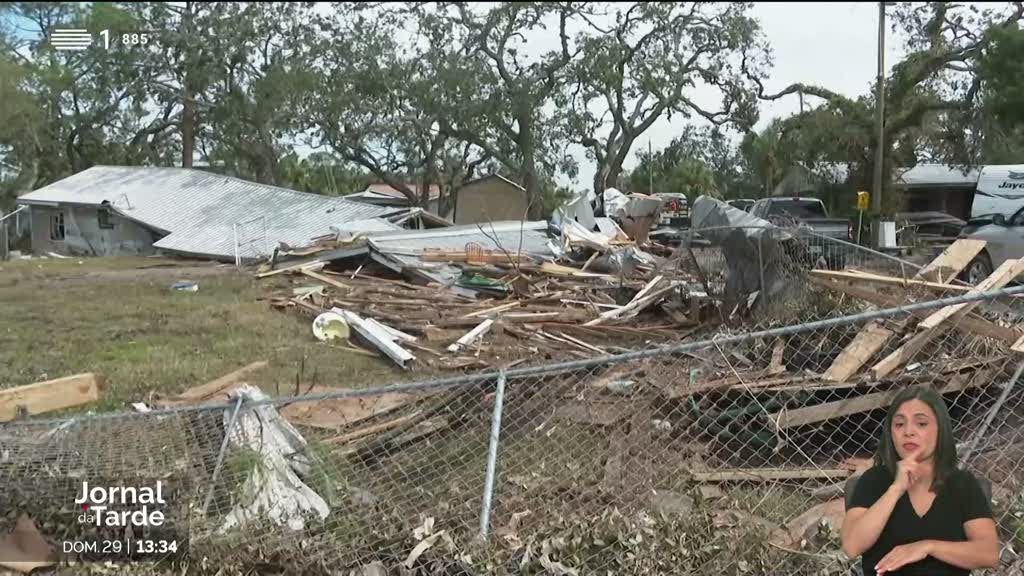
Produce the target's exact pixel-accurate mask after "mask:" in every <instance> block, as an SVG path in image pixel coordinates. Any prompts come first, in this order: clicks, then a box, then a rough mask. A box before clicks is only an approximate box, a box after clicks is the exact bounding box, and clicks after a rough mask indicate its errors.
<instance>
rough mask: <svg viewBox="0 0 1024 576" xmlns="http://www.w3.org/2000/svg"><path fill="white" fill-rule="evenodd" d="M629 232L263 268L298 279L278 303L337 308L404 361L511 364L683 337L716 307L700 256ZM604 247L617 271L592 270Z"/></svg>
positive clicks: (363, 339)
mask: <svg viewBox="0 0 1024 576" xmlns="http://www.w3.org/2000/svg"><path fill="white" fill-rule="evenodd" d="M584 232H585V231H584ZM623 238H624V237H623V236H621V232H618V233H616V234H615V235H612V236H609V237H602V236H600V235H599V234H597V233H589V236H588V235H587V234H582V233H579V231H576V232H574V233H571V234H569V233H567V234H566V236H565V237H564V239H565V240H566V243H567V245H568V248H570V249H576V248H579V246H584V247H585V248H584V249H583V252H582V253H583V254H585V255H586V256H585V258H584V257H582V256H581V257H580V259H579V260H574V259H572V258H570V257H565V258H563V259H562V263H559V262H556V261H554V260H555V259H554V258H551V259H543V258H536V257H534V256H533V255H530V254H526V253H524V252H516V253H511V252H507V251H504V250H499V249H484V248H481V247H480V246H479V245H473V244H472V243H470V245H468V246H467V247H466V248H465V249H458V250H448V249H436V248H422V249H419V250H418V251H417V252H416V254H415V258H416V264H415V265H410V264H408V261H409V258H411V256H409V255H408V254H403V255H402V256H404V257H405V258H406V260H405V262H406V264H405V265H404V266H403V267H401V268H399V270H401V273H398V272H397V271H396V269H395V268H394V267H393V266H391V265H389V264H391V263H392V262H391V261H388V260H385V258H384V257H379V258H376V257H374V256H375V253H374V251H373V250H372V248H371V249H370V250H369V251H368V252H363V253H358V251H354V250H353V251H349V250H342V253H341V254H337V253H335V255H337V256H339V257H337V258H334V257H333V256H332V259H331V260H326V261H325V260H320V261H313V262H309V263H305V264H302V265H298V266H291V267H287V266H286V267H284V268H281V269H279V270H275V271H270V272H264V273H261V274H258V275H257V276H259V277H268V276H278V277H280V275H285V274H287V275H288V276H287V277H288V278H289V279H291V280H293V281H292V282H291V284H292V285H291V287H290V288H288V289H287V291H281V292H278V293H276V294H275V295H274V296H273V297H272V298H271V299H270V303H271V304H272V305H273V306H275V307H277V308H280V309H291V310H297V311H300V312H302V313H305V314H307V315H309V316H311V317H317V316H320V315H322V314H324V313H332V314H336V315H337V317H334V316H332V318H335V319H340V320H341V321H344V323H346V324H347V325H348V328H349V329H350V330H349V332H350V333H351V336H352V339H351V340H350V343H351V344H353V345H361V346H363V347H365V348H368V349H370V350H376V351H379V352H381V353H382V354H384V355H385V356H387V357H389V358H391V359H392V360H393V361H394V362H395V363H396V364H398V365H400V366H401V367H403V368H406V369H409V368H412V367H413V366H415V365H417V364H419V365H421V366H423V365H425V366H427V367H429V368H431V369H434V370H460V369H480V368H488V367H499V366H504V367H510V366H515V365H517V364H519V363H520V362H523V361H526V360H527V359H534V360H537V361H551V360H559V359H571V358H573V357H579V358H587V357H592V356H595V355H602V354H611V353H615V352H620V351H624V350H627V349H635V348H636V347H637V346H643V345H649V344H650V343H653V342H657V343H663V342H670V341H673V340H678V339H681V338H684V337H686V336H688V335H690V334H692V333H693V332H695V331H696V330H697V329H699V328H701V327H702V326H705V325H707V323H708V321H711V320H714V319H715V318H716V317H717V314H715V313H714V312H715V305H716V304H715V301H714V300H713V299H712V298H710V297H709V296H708V294H707V292H706V290H705V289H704V283H703V282H702V280H701V279H700V278H699V277H698V275H697V274H694V273H692V272H690V271H688V270H692V269H693V268H694V267H693V266H691V267H689V268H688V269H685V270H684V267H683V266H679V262H678V259H676V260H665V259H663V258H658V257H655V256H652V255H650V254H648V253H646V252H640V251H638V250H637V249H636V246H635V244H634V243H632V242H627V241H626V240H624V239H623ZM623 250H625V251H629V252H628V253H625V252H623ZM630 258H633V260H629V259H630ZM602 259H604V262H603V266H604V268H603V269H606V270H607V269H617V270H618V271H617V272H616V273H602V272H595V271H593V268H594V267H601V266H599V265H598V264H597V263H600V262H601V261H602ZM616 259H617V260H618V261H616ZM380 260H384V261H385V262H388V264H381V263H380ZM435 264H436V265H440V266H444V267H445V268H444V269H443V270H444V273H445V274H449V275H451V274H453V272H452V271H453V270H454V271H455V272H454V274H455V281H454V282H453V283H452V284H450V285H445V284H442V283H441V282H437V281H435V280H436V277H437V275H438V274H440V272H434V271H436V270H441V268H435V267H431V265H435ZM417 266H421V267H420V268H418V269H414V268H416V267H417ZM424 271H429V272H430V273H431V274H433V277H431V276H429V275H428V276H426V277H425V276H424V275H423V274H422V272H424ZM416 272H421V274H417V273H416ZM309 282H314V283H315V284H314V285H308V283H309Z"/></svg>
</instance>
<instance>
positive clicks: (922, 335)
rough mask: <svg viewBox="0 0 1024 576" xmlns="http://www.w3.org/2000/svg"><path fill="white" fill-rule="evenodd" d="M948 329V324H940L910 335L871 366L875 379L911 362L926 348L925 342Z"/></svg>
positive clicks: (883, 376)
mask: <svg viewBox="0 0 1024 576" xmlns="http://www.w3.org/2000/svg"><path fill="white" fill-rule="evenodd" d="M945 331H946V326H940V327H937V328H929V329H927V330H922V331H921V332H918V333H917V334H914V335H913V336H911V337H910V339H909V340H907V341H906V342H904V343H903V345H902V346H900V347H899V348H897V349H896V350H893V352H892V354H889V355H888V356H886V357H885V358H883V359H882V360H881V361H880V362H878V364H875V365H874V366H872V367H871V374H872V376H874V378H875V380H881V379H882V378H885V377H886V376H888V375H889V374H891V373H892V371H893V370H895V369H897V368H899V367H900V366H902V365H903V364H905V363H907V362H910V361H911V360H912V359H913V358H914V356H917V353H918V352H920V351H921V350H922V349H924V346H925V344H927V343H929V342H931V341H932V339H934V338H936V337H938V336H939V335H941V334H942V333H943V332H945Z"/></svg>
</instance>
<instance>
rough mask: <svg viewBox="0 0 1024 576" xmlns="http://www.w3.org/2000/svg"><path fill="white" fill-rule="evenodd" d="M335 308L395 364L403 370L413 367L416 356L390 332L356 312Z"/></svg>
mask: <svg viewBox="0 0 1024 576" xmlns="http://www.w3.org/2000/svg"><path fill="white" fill-rule="evenodd" d="M333 310H334V311H335V312H337V313H338V314H341V316H342V318H344V319H345V321H346V322H348V325H349V326H350V327H352V328H353V329H355V331H356V332H357V333H358V334H359V335H360V336H362V337H363V338H364V339H366V340H367V341H368V342H370V343H371V344H373V345H374V346H376V347H377V349H378V350H380V351H381V352H383V353H384V354H385V355H386V356H387V357H388V358H391V359H392V360H393V361H394V362H395V364H398V365H399V366H401V367H402V369H403V370H408V369H409V368H411V366H410V364H411V363H412V361H413V360H415V359H416V357H415V356H413V355H412V353H411V352H409V351H408V350H406V349H405V348H402V347H401V346H399V345H398V344H396V343H395V341H394V340H393V339H392V337H391V333H390V332H388V331H387V330H383V329H381V328H380V327H379V326H378V325H377V324H374V323H372V322H367V321H366V320H365V319H363V318H361V317H360V316H359V315H357V314H356V313H354V312H349V311H348V310H344V309H342V308H334V309H333Z"/></svg>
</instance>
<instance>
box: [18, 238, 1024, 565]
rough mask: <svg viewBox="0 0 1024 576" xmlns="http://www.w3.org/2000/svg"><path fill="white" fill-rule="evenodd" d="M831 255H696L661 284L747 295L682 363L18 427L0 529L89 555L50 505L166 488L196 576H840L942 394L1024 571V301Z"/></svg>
mask: <svg viewBox="0 0 1024 576" xmlns="http://www.w3.org/2000/svg"><path fill="white" fill-rule="evenodd" d="M814 245H815V242H814V241H809V240H808V238H803V239H799V240H798V241H797V242H795V243H793V244H792V245H786V243H785V242H783V243H781V244H780V243H774V245H773V246H772V248H771V249H770V250H769V249H767V248H766V249H765V250H764V251H763V252H760V253H757V254H754V255H752V256H751V255H750V254H749V253H748V254H747V256H746V257H747V258H748V259H753V260H758V259H760V262H759V264H758V266H757V267H756V269H755V271H754V272H752V274H753V275H755V276H756V277H757V281H756V282H753V283H752V284H749V285H748V284H744V283H735V284H731V283H730V276H734V275H735V274H736V273H737V269H738V268H737V267H738V266H741V265H742V264H740V263H738V262H737V259H736V256H735V255H734V254H729V253H728V250H723V249H720V248H714V247H709V246H698V245H696V244H692V245H686V244H684V246H683V247H681V248H680V249H679V250H677V252H676V254H675V256H676V257H677V258H676V260H675V262H674V263H672V262H670V264H669V265H670V266H678V268H679V269H687V268H688V267H689V269H690V270H691V271H692V272H694V273H696V274H698V275H699V276H700V277H701V278H702V279H701V282H702V283H703V284H704V285H705V287H706V288H707V291H708V293H709V294H713V295H719V296H723V298H724V299H725V300H730V299H731V300H732V302H730V303H729V304H727V305H725V306H723V307H722V308H721V318H720V320H723V321H722V322H721V323H720V324H719V325H718V328H717V329H716V332H715V333H714V334H713V335H711V336H709V337H704V336H697V337H694V338H691V339H689V340H687V341H682V342H678V343H673V344H672V345H670V346H666V347H661V348H654V347H651V348H647V349H642V350H637V351H635V352H631V353H627V354H619V355H615V356H604V357H599V358H593V359H589V360H580V361H573V362H564V363H559V364H548V365H538V366H530V367H527V368H518V369H513V370H508V371H497V372H488V373H483V374H476V375H470V376H461V377H457V378H449V379H444V380H432V381H427V382H422V383H414V384H403V385H394V386H387V387H377V388H371V389H366V390H360V391H349V392H341V393H336V394H326V395H325V394H321V395H310V396H304V397H297V398H276V399H269V398H266V397H265V396H263V395H262V393H260V392H259V391H256V390H253V389H249V390H248V391H246V392H244V393H241V394H239V395H237V398H238V399H237V400H236V402H235V403H233V404H230V405H225V406H205V407H196V408H187V409H178V410H169V411H160V412H153V413H147V414H110V415H99V416H91V417H82V418H72V419H62V420H59V421H38V422H31V421H30V422H21V423H13V424H9V425H5V426H3V427H0V486H3V487H4V490H3V495H2V496H0V511H2V512H3V514H4V515H5V516H4V520H5V522H6V524H5V525H4V526H2V527H0V528H3V529H4V531H6V530H9V529H10V527H11V526H12V525H13V523H14V522H15V519H16V518H17V517H18V516H19V515H20V514H21V513H23V512H27V513H29V514H31V515H32V516H33V517H35V518H36V519H37V524H38V525H39V530H40V532H42V534H43V535H44V536H45V537H47V538H48V539H50V541H51V542H57V541H62V540H63V541H66V540H67V539H74V538H80V537H81V536H80V534H79V533H78V532H75V531H74V530H75V528H74V527H72V528H65V527H62V524H61V521H60V519H61V518H65V519H66V518H67V517H68V515H69V512H68V510H67V508H68V506H67V505H68V503H69V502H72V501H73V499H72V498H71V495H70V493H69V494H64V493H61V496H60V497H59V498H45V497H43V498H41V496H40V491H43V492H44V496H45V495H47V494H48V495H51V496H52V494H53V492H52V491H51V492H46V491H47V490H52V489H51V488H50V487H51V485H57V484H61V483H64V484H61V485H62V486H63V485H66V484H67V483H68V482H69V481H70V483H71V485H70V486H65V489H67V490H69V491H71V492H73V491H75V490H76V489H77V483H78V482H80V481H83V480H85V479H90V480H92V479H97V480H95V482H98V481H99V480H98V479H100V478H102V479H104V481H105V482H121V483H129V484H131V483H132V482H135V483H138V482H141V481H142V480H140V479H144V480H145V481H147V482H152V481H154V480H155V479H161V480H163V481H165V482H166V484H167V485H169V486H171V487H173V488H174V492H173V494H174V498H175V501H176V502H177V508H176V509H175V513H176V514H177V516H175V518H176V520H177V521H178V522H179V524H178V526H180V527H181V530H180V532H178V533H176V534H182V535H188V536H190V539H191V542H190V546H189V549H188V551H187V553H178V554H174V555H172V557H173V558H174V561H173V562H172V561H168V562H167V565H168V566H170V567H173V568H174V569H175V570H182V569H185V570H188V571H189V572H190V573H191V572H195V573H203V572H210V573H216V572H217V570H218V569H224V567H238V569H240V570H245V569H259V570H265V571H275V570H276V571H277V572H278V573H288V574H291V573H324V574H619V573H633V574H639V573H653V574H668V573H673V574H677V573H698V574H704V573H731V574H766V573H770V574H848V573H850V571H851V569H855V567H856V562H853V561H850V560H847V559H846V558H845V557H844V555H843V554H842V553H841V551H840V549H839V539H838V534H839V528H840V525H841V522H842V517H843V511H844V505H843V498H844V488H845V485H846V482H847V481H848V480H849V478H850V477H851V476H855V475H856V474H858V473H859V472H860V471H863V470H864V469H866V468H867V467H869V466H870V465H871V464H870V458H871V456H872V454H873V452H874V450H875V449H876V447H877V443H878V438H879V436H880V432H881V430H880V428H881V426H882V421H883V418H884V416H885V413H886V410H887V409H888V407H889V404H890V403H891V401H892V399H893V398H894V397H895V395H896V394H898V393H899V392H900V391H901V390H903V389H905V388H907V387H909V386H927V387H931V388H934V389H937V390H939V391H940V392H941V394H942V395H943V397H944V399H945V400H946V403H947V405H948V407H949V411H950V414H951V417H952V421H953V426H954V434H955V437H956V440H957V442H958V449H959V457H960V460H961V465H962V466H963V467H965V468H967V469H969V470H971V471H972V472H974V473H975V474H976V475H977V476H978V477H980V478H982V479H983V480H985V481H986V482H987V483H988V484H989V485H990V486H991V497H992V504H993V509H994V512H995V518H996V521H997V524H998V527H999V536H1000V542H1001V544H1002V554H1001V562H1002V566H1001V568H1000V570H999V571H998V572H999V573H1006V574H1010V573H1020V571H1021V566H1024V561H1022V560H1021V559H1020V556H1018V554H1017V551H1018V549H1019V548H1020V542H1018V540H1022V539H1024V529H1022V528H1024V520H1022V514H1024V492H1022V490H1021V482H1022V481H1024V473H1022V472H1021V471H1020V469H1021V459H1022V458H1024V437H1021V431H1020V430H1021V428H1020V420H1021V419H1022V418H1024V386H1022V385H1024V382H1022V377H1021V368H1022V367H1024V354H1020V353H1015V352H1014V351H1013V350H1012V349H1011V346H1013V344H1014V343H1015V342H1016V339H1017V338H1019V337H1020V331H1019V327H1020V325H1021V322H1020V321H1021V318H1024V308H1022V300H1021V298H1022V297H1024V288H1021V287H1015V288H1008V289H1001V290H986V291H983V292H978V291H972V289H971V288H970V287H967V286H963V285H960V284H957V283H955V282H954V283H952V284H942V283H939V282H932V281H928V280H924V279H920V278H918V279H914V278H913V276H914V273H915V272H916V270H915V269H913V266H911V265H909V264H905V263H900V262H897V261H894V260H893V259H891V258H888V257H885V256H884V255H878V254H873V253H869V252H866V251H863V250H859V249H856V248H853V247H851V246H848V245H846V244H842V243H836V242H832V241H826V240H822V241H821V246H822V250H820V251H819V250H813V247H814ZM828 258H834V259H841V260H842V261H841V263H839V262H838V261H837V262H835V263H834V265H829V264H828V263H827V262H826V263H825V265H824V266H822V262H821V260H822V259H825V260H827V259H828ZM834 268H848V269H849V268H853V269H859V270H861V271H845V272H835V271H834V270H830V269H834ZM901 269H902V270H901ZM864 270H872V271H873V272H874V274H870V273H868V272H866V271H864ZM663 271H664V270H662V272H663ZM747 272H749V271H747ZM881 272H885V273H886V274H888V275H885V276H883V275H882V274H881ZM762 276H764V279H763V280H762V279H761V277H762ZM897 280H899V281H898V282H897ZM727 285H728V287H727ZM751 286H752V287H754V288H756V289H755V290H750V287H751ZM983 288H984V287H983ZM740 309H743V310H744V311H745V312H743V313H742V314H741V313H740V312H739V310H740ZM741 316H742V317H743V319H740V317H741ZM730 318H733V320H732V321H730ZM325 422H329V425H323V424H324V423H325ZM41 502H43V503H41ZM45 503H48V504H45ZM43 508H45V510H43ZM73 511H76V510H73ZM172 534H175V533H172ZM0 552H2V547H0ZM2 560H3V558H0V561H2ZM179 566H181V567H180V568H179Z"/></svg>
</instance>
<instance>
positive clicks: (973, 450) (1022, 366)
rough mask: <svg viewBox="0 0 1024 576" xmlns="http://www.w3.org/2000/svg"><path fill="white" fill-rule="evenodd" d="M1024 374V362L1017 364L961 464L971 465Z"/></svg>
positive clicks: (975, 434)
mask: <svg viewBox="0 0 1024 576" xmlns="http://www.w3.org/2000/svg"><path fill="white" fill-rule="evenodd" d="M1022 373H1024V362H1020V363H1019V364H1017V371H1016V372H1014V373H1013V377H1011V378H1010V381H1009V382H1007V383H1006V384H1004V385H1003V393H1002V394H1000V395H999V400H996V403H995V404H994V405H993V406H992V409H991V410H989V411H988V415H987V416H985V421H984V422H982V424H981V427H980V428H978V429H977V430H976V431H975V432H974V434H972V435H971V436H972V437H971V440H970V441H969V442H968V443H967V452H966V453H965V454H964V456H963V458H962V459H961V462H963V464H964V465H965V466H966V465H967V464H969V463H970V461H971V458H972V457H973V456H974V455H975V454H977V453H978V446H980V445H981V442H982V439H983V438H984V437H985V433H986V432H988V427H989V426H991V425H992V421H993V420H995V417H996V414H998V413H999V410H1000V409H1002V407H1003V404H1005V403H1006V399H1007V398H1008V397H1009V396H1010V391H1011V390H1013V387H1014V386H1015V385H1016V384H1017V380H1020V376H1021V374H1022Z"/></svg>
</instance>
